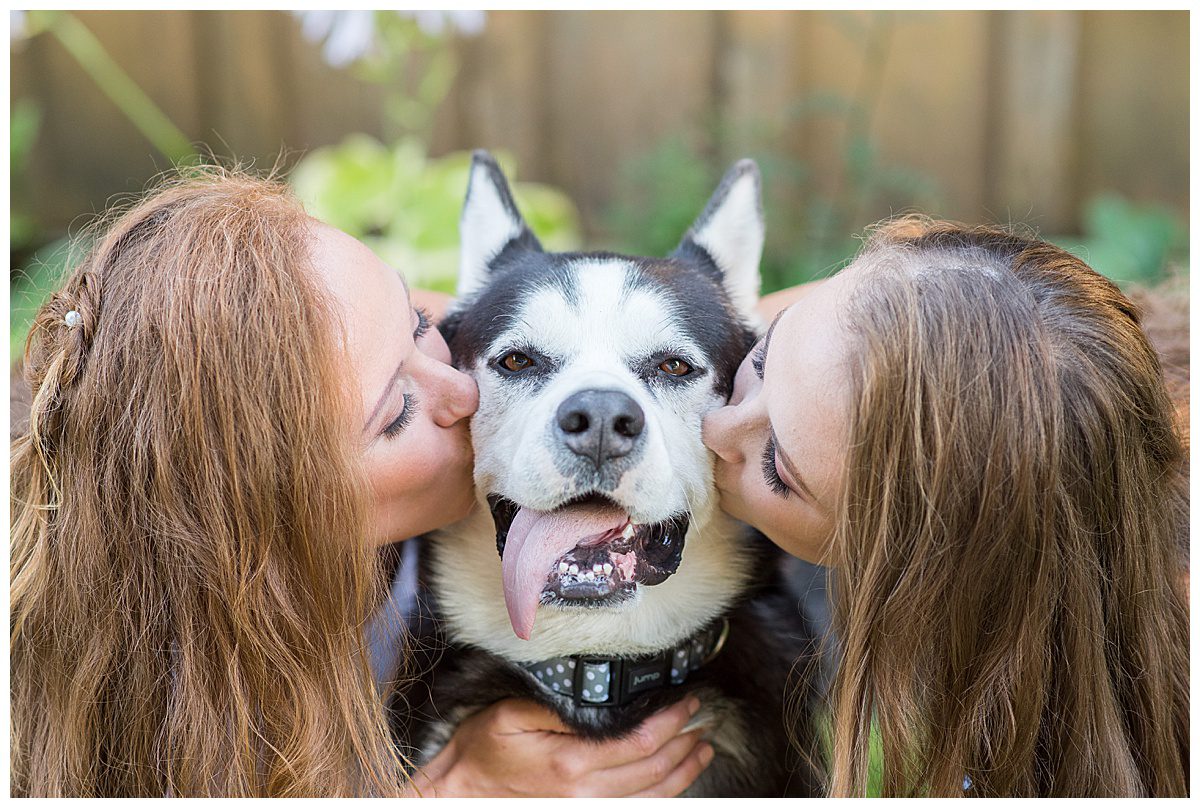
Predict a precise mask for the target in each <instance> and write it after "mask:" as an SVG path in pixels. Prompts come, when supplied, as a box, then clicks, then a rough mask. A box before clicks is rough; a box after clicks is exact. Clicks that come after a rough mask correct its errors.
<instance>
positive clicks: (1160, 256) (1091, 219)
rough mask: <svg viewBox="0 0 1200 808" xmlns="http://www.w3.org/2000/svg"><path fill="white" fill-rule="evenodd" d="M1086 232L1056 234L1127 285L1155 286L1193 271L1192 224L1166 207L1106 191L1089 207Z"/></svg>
mask: <svg viewBox="0 0 1200 808" xmlns="http://www.w3.org/2000/svg"><path fill="white" fill-rule="evenodd" d="M1082 229H1083V235H1082V236H1078V237H1072V236H1053V237H1051V238H1050V240H1051V241H1053V242H1054V243H1055V244H1058V245H1059V246H1060V247H1063V248H1064V249H1067V250H1070V251H1071V252H1072V253H1074V254H1075V255H1077V256H1079V257H1080V258H1081V259H1083V260H1084V261H1086V262H1087V263H1088V265H1089V266H1090V267H1092V269H1094V270H1096V271H1097V272H1099V273H1101V274H1102V275H1106V276H1107V277H1109V278H1111V279H1112V280H1114V281H1116V282H1117V283H1118V284H1121V285H1122V286H1129V285H1142V286H1148V285H1153V284H1155V283H1157V282H1159V281H1161V280H1163V278H1164V277H1165V276H1166V274H1167V273H1168V272H1170V271H1175V272H1179V273H1181V274H1184V273H1187V272H1188V231H1187V227H1186V225H1184V224H1183V223H1182V222H1180V221H1179V220H1178V218H1177V217H1176V216H1175V215H1174V214H1173V213H1172V212H1171V211H1170V210H1169V209H1168V208H1166V207H1164V206H1162V205H1155V204H1149V203H1136V202H1132V201H1130V200H1128V199H1126V198H1124V197H1122V196H1120V195H1119V194H1115V193H1105V194H1100V195H1098V196H1095V197H1093V198H1092V199H1090V200H1088V202H1087V204H1086V205H1084V208H1083V228H1082Z"/></svg>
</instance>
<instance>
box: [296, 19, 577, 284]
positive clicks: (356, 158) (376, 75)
mask: <svg viewBox="0 0 1200 808" xmlns="http://www.w3.org/2000/svg"><path fill="white" fill-rule="evenodd" d="M424 14H425V16H424V17H423V16H422V13H420V12H418V13H415V14H414V13H409V12H391V11H376V12H374V13H373V14H372V15H371V17H370V25H371V36H370V42H369V44H366V43H364V46H363V47H362V48H361V50H359V51H358V52H356V53H355V54H353V62H354V63H353V69H354V71H355V75H357V76H358V77H359V78H361V79H362V80H364V81H370V82H374V83H377V84H379V85H380V86H381V87H382V88H383V89H384V92H385V96H384V107H385V113H386V118H387V122H388V129H389V130H390V131H391V132H392V133H394V134H395V135H396V139H395V140H394V141H392V142H390V143H388V144H385V143H380V142H379V141H378V140H376V139H374V138H372V137H370V136H368V135H365V134H352V135H349V136H348V137H346V138H345V140H343V141H342V142H341V143H340V144H339V145H336V146H330V147H326V148H321V149H317V150H316V151H313V152H312V153H310V154H308V155H307V156H305V157H304V159H302V160H301V161H300V162H299V163H298V164H297V165H296V167H295V169H294V170H293V171H292V173H291V183H292V187H293V188H294V189H295V190H296V193H297V195H298V196H299V197H300V199H301V200H302V201H303V202H304V203H305V207H306V208H307V209H308V212H309V213H310V214H312V215H313V216H315V217H316V218H318V219H321V220H322V221H325V222H328V223H329V224H331V225H333V226H334V227H337V228H339V229H341V230H344V231H346V232H347V233H349V234H350V235H352V236H354V237H355V238H358V239H360V240H362V241H363V242H364V243H365V244H367V246H369V247H370V248H371V249H372V250H374V251H375V252H376V254H378V255H379V256H380V257H381V258H382V259H383V260H384V261H386V262H387V263H388V264H390V265H392V266H394V267H396V268H397V269H399V270H400V271H401V272H403V273H404V276H405V278H407V279H408V281H409V282H410V283H412V284H413V285H416V286H421V287H424V288H427V289H436V290H439V291H444V292H452V291H453V290H454V284H455V280H456V279H457V276H458V216H459V211H460V210H461V209H462V203H463V199H464V197H465V195H466V191H467V177H468V174H469V171H470V167H471V155H470V153H468V152H458V153H455V154H449V155H446V156H444V157H438V158H431V157H429V156H428V148H427V145H426V144H428V143H429V141H430V139H431V131H432V128H433V121H434V115H435V114H436V112H437V109H438V107H439V106H440V105H441V104H442V102H443V101H444V100H445V98H446V95H447V93H448V92H449V91H450V87H451V85H452V84H453V82H454V77H455V75H456V74H457V72H458V59H457V54H456V51H455V50H454V48H453V47H452V40H451V38H450V37H448V36H446V35H445V32H446V31H447V30H448V29H453V28H454V27H455V26H454V22H455V18H454V17H453V15H451V16H450V17H447V18H444V19H445V22H446V24H445V25H443V26H437V27H431V26H429V25H428V22H429V15H430V14H433V12H426V13H424ZM335 22H336V21H335ZM344 22H346V23H351V22H353V20H352V19H351V18H345V19H344ZM480 24H482V23H481V22H480ZM496 158H497V159H498V160H499V161H500V163H501V165H502V166H504V168H505V172H506V173H507V174H508V176H509V177H510V179H513V178H515V166H514V165H513V161H512V159H511V158H510V157H509V156H508V155H505V154H497V155H496ZM513 194H514V196H515V197H516V199H517V204H518V206H519V207H520V208H521V212H522V213H523V214H524V216H525V219H526V221H527V222H528V223H529V226H530V227H531V228H532V229H533V231H534V232H535V233H537V235H538V237H539V238H540V239H541V240H542V243H543V244H544V245H545V246H546V247H547V248H548V249H556V250H568V249H575V248H576V247H578V246H579V242H580V236H579V232H580V231H579V215H578V213H577V211H576V209H575V206H574V205H573V204H572V203H571V201H570V200H569V199H568V198H567V197H566V196H565V195H564V194H563V193H562V192H560V191H558V190H555V189H554V188H550V187H548V186H545V185H536V184H533V183H513Z"/></svg>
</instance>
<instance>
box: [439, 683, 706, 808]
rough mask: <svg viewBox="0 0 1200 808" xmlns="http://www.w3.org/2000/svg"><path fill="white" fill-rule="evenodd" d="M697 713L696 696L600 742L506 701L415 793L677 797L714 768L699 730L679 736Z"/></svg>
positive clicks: (469, 730) (476, 723)
mask: <svg viewBox="0 0 1200 808" xmlns="http://www.w3.org/2000/svg"><path fill="white" fill-rule="evenodd" d="M699 707H700V702H699V700H698V699H696V698H695V697H691V698H689V699H687V700H685V701H682V702H679V703H678V704H675V705H674V706H672V707H669V708H667V709H665V710H662V711H660V712H658V713H656V714H654V715H652V716H651V717H650V718H647V719H646V720H645V721H643V722H642V724H641V725H640V726H639V727H638V728H637V729H636V730H635V731H634V732H633V733H632V734H630V735H628V736H626V737H624V738H619V739H616V740H610V741H603V742H597V741H591V740H587V739H585V738H582V737H580V736H579V735H577V734H576V733H575V732H574V731H573V730H571V729H570V728H569V727H567V726H566V725H564V724H563V723H562V722H561V721H560V720H559V718H558V716H556V715H555V714H554V713H552V712H551V711H549V710H547V709H546V708H544V707H542V706H541V705H539V704H536V703H534V702H532V701H529V700H527V699H506V700H504V701H501V702H497V703H496V704H493V705H492V706H490V707H488V708H487V709H485V710H482V711H480V712H478V713H476V714H475V715H473V716H471V717H470V718H468V719H467V720H465V721H463V722H462V723H461V724H460V725H459V727H458V729H457V731H456V732H455V733H454V737H452V738H451V739H450V742H449V743H448V744H447V745H446V747H445V748H444V749H443V750H442V751H441V752H440V753H439V754H438V755H437V757H435V758H434V759H433V760H431V761H430V762H429V765H427V766H425V767H424V768H423V769H422V770H420V771H419V772H418V773H417V782H416V786H417V787H418V788H419V789H420V790H421V793H422V795H423V796H436V797H478V796H490V797H626V796H642V797H674V796H677V795H678V794H680V793H681V792H682V791H683V790H684V789H686V788H687V787H688V786H689V785H691V784H692V781H693V780H695V779H696V777H697V776H699V774H700V772H702V771H703V770H704V769H705V768H706V767H707V766H708V764H709V763H711V762H712V758H713V751H712V747H711V746H709V745H708V744H707V743H705V742H703V741H702V740H701V738H700V731H699V730H693V731H691V732H688V733H684V734H680V731H681V730H682V729H683V728H684V726H685V725H686V724H687V723H688V721H689V720H690V719H691V717H692V716H693V715H695V713H696V711H697V710H698V709H699Z"/></svg>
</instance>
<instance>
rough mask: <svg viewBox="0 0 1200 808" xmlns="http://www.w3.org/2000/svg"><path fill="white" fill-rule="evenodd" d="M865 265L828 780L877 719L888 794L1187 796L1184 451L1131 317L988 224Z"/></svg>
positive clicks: (1112, 292)
mask: <svg viewBox="0 0 1200 808" xmlns="http://www.w3.org/2000/svg"><path fill="white" fill-rule="evenodd" d="M860 261H861V262H862V266H863V267H864V272H865V274H863V275H862V276H860V277H861V281H860V282H859V283H858V284H857V286H856V290H855V292H854V296H853V298H852V302H851V308H850V309H849V313H848V314H847V317H846V321H847V328H848V330H849V332H850V339H851V340H852V341H853V342H854V343H855V344H856V346H857V347H856V349H855V350H852V351H851V354H852V355H853V356H854V357H855V359H854V360H853V361H852V362H851V367H850V376H851V378H852V386H853V388H854V392H853V394H852V400H853V401H854V404H853V405H852V412H851V413H850V427H849V434H850V442H851V446H850V450H849V456H848V460H847V470H846V475H845V487H844V490H843V492H842V497H841V505H840V509H841V510H840V513H839V516H838V522H837V527H836V535H835V537H834V540H833V548H834V549H833V553H834V558H833V559H832V562H833V565H834V568H835V587H834V588H835V602H834V613H835V617H834V625H835V628H836V631H837V633H838V635H839V637H840V653H839V656H840V660H839V668H838V672H837V676H836V681H835V684H834V688H833V694H832V697H831V710H832V726H833V742H832V755H831V758H832V759H831V763H832V766H831V770H832V775H831V783H830V787H831V788H830V790H831V792H832V794H834V795H839V796H846V795H861V794H862V793H863V792H864V789H865V786H866V783H867V778H868V768H869V766H868V759H869V741H868V739H869V738H870V737H871V732H872V723H873V722H874V723H875V724H876V726H877V728H878V737H879V738H880V740H881V743H882V759H883V780H882V791H883V794H884V795H936V796H952V795H962V794H963V793H964V780H965V781H966V782H967V783H969V785H970V789H969V790H968V791H967V792H966V793H967V794H973V795H980V796H995V795H1005V796H1033V795H1043V796H1048V795H1054V796H1065V795H1071V796H1100V795H1122V796H1137V795H1153V796H1166V795H1172V796H1182V795H1186V793H1187V789H1188V772H1187V760H1188V749H1189V740H1188V707H1189V701H1188V618H1187V610H1186V600H1185V595H1184V593H1183V591H1182V586H1181V580H1182V579H1183V575H1182V572H1183V566H1182V564H1181V559H1182V558H1183V555H1184V553H1183V547H1185V546H1186V545H1185V543H1186V531H1187V509H1188V502H1187V491H1186V479H1185V477H1186V471H1185V463H1186V456H1185V453H1184V451H1183V449H1182V448H1181V445H1180V441H1179V439H1178V436H1177V432H1176V424H1174V423H1173V422H1172V419H1173V408H1172V405H1171V402H1170V400H1169V399H1168V397H1167V395H1166V392H1165V389H1164V385H1163V379H1162V371H1161V369H1160V367H1159V361H1158V358H1157V357H1156V355H1155V351H1154V350H1153V348H1152V347H1151V345H1150V344H1149V342H1148V341H1147V339H1146V335H1145V333H1144V331H1143V329H1142V327H1141V325H1140V322H1139V312H1138V310H1137V309H1136V308H1135V307H1134V306H1133V304H1132V303H1130V301H1129V300H1128V299H1127V298H1126V296H1125V295H1123V294H1122V293H1121V292H1120V290H1118V289H1117V287H1116V286H1115V285H1113V284H1112V283H1111V282H1109V281H1108V280H1107V279H1105V278H1103V277H1102V276H1100V275H1099V274H1097V273H1095V272H1094V271H1092V270H1091V269H1090V268H1089V267H1087V266H1086V265H1085V264H1084V263H1083V262H1082V261H1080V260H1079V259H1078V258H1076V257H1074V256H1072V255H1071V254H1069V253H1067V252H1066V251H1064V250H1062V249H1059V248H1058V247H1055V246H1052V245H1050V244H1047V243H1044V242H1040V241H1037V240H1034V239H1029V238H1024V237H1021V236H1019V235H1016V234H1014V233H1011V232H1008V231H1004V230H1000V229H993V228H987V227H975V228H968V227H964V226H961V225H956V224H951V223H945V222H931V221H928V220H924V219H920V218H905V219H900V220H895V221H892V222H888V223H885V224H884V225H882V226H880V227H879V228H878V229H877V231H876V232H875V233H874V234H873V236H872V237H871V238H870V240H869V241H868V244H867V247H866V249H865V251H864V254H863V256H862V257H861V258H860Z"/></svg>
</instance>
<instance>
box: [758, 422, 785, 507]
mask: <svg viewBox="0 0 1200 808" xmlns="http://www.w3.org/2000/svg"><path fill="white" fill-rule="evenodd" d="M762 471H763V477H765V478H766V480H767V485H769V486H770V487H771V490H772V491H773V492H775V493H776V494H778V495H779V496H781V497H783V498H784V499H787V498H788V496H789V495H790V494H791V493H792V489H790V488H788V485H787V483H785V482H784V481H783V478H782V477H780V476H779V469H777V468H776V467H775V436H774V435H771V436H770V437H768V438H767V446H766V448H765V449H763V456H762Z"/></svg>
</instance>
